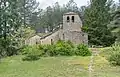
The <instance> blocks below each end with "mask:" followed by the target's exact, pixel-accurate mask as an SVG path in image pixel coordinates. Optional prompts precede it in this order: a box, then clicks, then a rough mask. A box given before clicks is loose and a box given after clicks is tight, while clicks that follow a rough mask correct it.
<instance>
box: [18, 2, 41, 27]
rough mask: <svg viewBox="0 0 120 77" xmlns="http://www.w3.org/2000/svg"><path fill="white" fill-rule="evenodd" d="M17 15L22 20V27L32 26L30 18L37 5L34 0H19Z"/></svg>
mask: <svg viewBox="0 0 120 77" xmlns="http://www.w3.org/2000/svg"><path fill="white" fill-rule="evenodd" d="M18 6H19V13H20V16H21V18H22V24H23V25H25V26H26V25H32V23H31V22H30V21H31V17H32V16H33V15H34V14H35V13H34V12H36V10H37V8H38V6H39V3H38V2H37V1H36V0H19V2H18Z"/></svg>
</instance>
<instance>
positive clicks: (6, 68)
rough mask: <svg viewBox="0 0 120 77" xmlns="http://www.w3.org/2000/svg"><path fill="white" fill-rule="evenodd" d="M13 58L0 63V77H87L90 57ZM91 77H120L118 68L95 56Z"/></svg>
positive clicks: (103, 58)
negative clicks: (34, 59)
mask: <svg viewBox="0 0 120 77" xmlns="http://www.w3.org/2000/svg"><path fill="white" fill-rule="evenodd" d="M22 57H23V56H13V57H8V58H4V59H2V60H1V61H0V77H89V71H88V67H89V63H90V57H75V56H72V57H46V58H41V59H40V60H38V61H30V62H28V61H22V59H21V58H22ZM93 66H94V67H93V69H94V70H93V72H92V77H120V67H113V66H110V65H109V63H108V61H107V60H106V59H105V57H101V56H95V57H94V65H93Z"/></svg>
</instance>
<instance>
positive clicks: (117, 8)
mask: <svg viewBox="0 0 120 77" xmlns="http://www.w3.org/2000/svg"><path fill="white" fill-rule="evenodd" d="M113 8H114V9H111V10H112V12H111V16H112V20H111V22H110V24H109V25H108V27H109V28H110V30H111V31H112V33H113V34H114V35H116V36H117V40H116V41H117V42H120V22H119V20H120V3H119V5H117V4H115V5H114V6H113Z"/></svg>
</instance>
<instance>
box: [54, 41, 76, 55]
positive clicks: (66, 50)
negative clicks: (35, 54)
mask: <svg viewBox="0 0 120 77" xmlns="http://www.w3.org/2000/svg"><path fill="white" fill-rule="evenodd" d="M55 46H56V49H55V50H56V52H57V54H58V55H62V56H70V55H74V53H73V52H74V51H72V49H73V48H72V46H73V45H72V43H70V42H64V41H58V42H57V43H56V44H55Z"/></svg>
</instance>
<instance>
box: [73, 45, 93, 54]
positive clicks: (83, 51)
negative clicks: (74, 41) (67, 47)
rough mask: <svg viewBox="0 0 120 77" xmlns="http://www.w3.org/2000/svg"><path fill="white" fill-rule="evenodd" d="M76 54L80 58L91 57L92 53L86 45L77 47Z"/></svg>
mask: <svg viewBox="0 0 120 77" xmlns="http://www.w3.org/2000/svg"><path fill="white" fill-rule="evenodd" d="M75 54H76V55H78V56H91V55H92V53H91V52H90V51H89V49H88V47H87V46H86V45H84V44H79V45H77V48H76V51H75Z"/></svg>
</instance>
